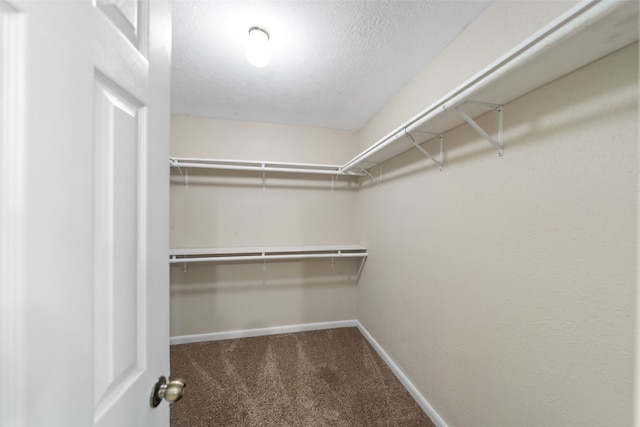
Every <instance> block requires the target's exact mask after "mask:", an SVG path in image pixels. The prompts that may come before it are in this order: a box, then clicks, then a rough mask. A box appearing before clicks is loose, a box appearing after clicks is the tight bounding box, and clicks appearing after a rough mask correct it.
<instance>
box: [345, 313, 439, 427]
mask: <svg viewBox="0 0 640 427" xmlns="http://www.w3.org/2000/svg"><path fill="white" fill-rule="evenodd" d="M356 326H357V327H358V330H359V331H360V332H361V333H362V335H364V337H365V338H366V339H367V341H369V344H371V346H372V347H373V348H374V349H375V350H376V351H377V352H378V354H379V355H380V357H381V358H382V360H384V361H385V363H386V364H387V366H389V368H390V369H391V370H392V371H393V373H394V374H395V376H396V377H397V378H398V380H399V381H400V382H401V383H402V385H403V386H404V388H406V389H407V391H408V392H409V394H410V395H411V396H412V397H413V398H414V399H415V401H416V402H418V405H420V407H421V408H422V410H423V411H424V412H425V413H426V414H427V415H428V416H429V418H431V421H433V423H434V424H435V425H436V426H438V427H449V426H448V424H447V423H446V422H445V421H444V420H443V419H442V417H441V416H440V414H438V413H437V412H436V410H435V409H434V408H433V406H431V404H430V403H429V401H427V399H425V397H424V396H423V395H422V394H421V393H420V391H418V389H417V388H416V386H414V385H413V383H412V382H411V380H410V379H409V377H407V375H406V374H405V373H404V372H403V371H402V369H400V367H399V366H398V365H397V364H396V362H394V361H393V359H392V358H391V356H389V355H388V354H387V352H386V351H384V349H383V348H382V346H380V344H378V342H377V341H376V340H375V339H374V338H373V336H372V335H371V334H370V333H369V331H367V330H366V329H365V327H364V326H362V324H361V323H360V322H359V321H357V320H356Z"/></svg>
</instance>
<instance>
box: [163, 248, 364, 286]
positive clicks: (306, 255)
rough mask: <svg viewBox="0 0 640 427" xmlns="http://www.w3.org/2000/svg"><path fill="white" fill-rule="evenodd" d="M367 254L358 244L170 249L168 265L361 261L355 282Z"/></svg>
mask: <svg viewBox="0 0 640 427" xmlns="http://www.w3.org/2000/svg"><path fill="white" fill-rule="evenodd" d="M368 256H369V254H368V253H367V248H366V247H364V246H360V245H322V246H264V247H243V248H184V249H170V250H169V262H170V263H171V264H176V263H192V262H218V263H230V262H256V261H261V262H263V263H264V265H265V266H266V262H267V261H296V260H303V259H317V258H330V259H332V260H334V259H338V258H360V259H361V261H360V266H359V267H358V275H357V277H358V279H359V278H360V274H361V273H362V269H363V268H364V264H365V262H366V260H367V257H368Z"/></svg>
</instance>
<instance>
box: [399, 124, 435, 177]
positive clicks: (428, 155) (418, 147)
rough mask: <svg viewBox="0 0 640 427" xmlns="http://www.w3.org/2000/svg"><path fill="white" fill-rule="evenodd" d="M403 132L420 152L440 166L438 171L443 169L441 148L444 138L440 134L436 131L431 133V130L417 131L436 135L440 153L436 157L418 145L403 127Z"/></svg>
mask: <svg viewBox="0 0 640 427" xmlns="http://www.w3.org/2000/svg"><path fill="white" fill-rule="evenodd" d="M404 133H405V135H406V136H408V137H409V139H410V140H411V143H412V144H413V145H414V146H415V147H416V148H417V149H418V150H420V151H421V152H422V154H424V155H425V156H427V157H428V158H429V159H431V160H432V161H433V162H434V163H435V164H437V165H438V166H440V171H443V170H444V150H443V145H444V144H443V141H444V138H443V137H442V135H440V134H437V133H431V132H419V133H427V134H430V135H434V136H438V138H439V139H440V154H439V155H438V158H437V159H436V158H435V157H433V156H432V155H431V154H430V153H429V152H428V151H427V150H425V149H424V148H422V147H421V146H420V144H418V143H417V142H416V140H415V139H414V138H413V135H411V134H410V133H409V132H407V129H406V128H405V130H404Z"/></svg>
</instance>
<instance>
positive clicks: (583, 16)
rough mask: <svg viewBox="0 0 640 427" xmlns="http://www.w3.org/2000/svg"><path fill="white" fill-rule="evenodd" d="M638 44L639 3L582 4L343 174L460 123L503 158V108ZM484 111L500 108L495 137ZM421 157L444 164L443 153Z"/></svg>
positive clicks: (368, 151) (352, 163)
mask: <svg viewBox="0 0 640 427" xmlns="http://www.w3.org/2000/svg"><path fill="white" fill-rule="evenodd" d="M637 40H638V2H637V1H613V0H607V1H598V0H596V1H592V0H588V1H583V2H580V3H578V4H577V5H576V6H574V7H573V8H571V9H570V10H568V11H567V12H566V13H564V14H563V15H561V16H560V17H558V18H557V19H556V20H554V21H552V22H551V23H550V24H549V25H547V26H546V27H544V28H542V29H541V30H540V31H538V32H537V33H535V34H534V35H533V36H531V37H529V38H528V39H526V40H525V41H524V42H522V43H520V44H519V45H518V46H516V47H515V48H514V49H512V50H511V51H509V52H507V53H506V54H505V55H503V56H502V57H500V58H499V59H498V60H497V61H495V62H494V63H492V64H491V65H489V66H488V67H486V68H484V69H483V70H481V71H480V72H479V73H477V74H476V75H475V76H473V77H471V78H470V79H469V80H467V81H466V82H464V83H463V84H461V85H460V86H458V87H457V88H456V89H454V90H453V91H451V92H450V93H449V94H448V95H446V96H445V97H443V98H441V99H440V100H438V101H437V102H435V103H434V104H432V105H430V106H429V107H428V108H426V109H425V110H423V111H422V112H421V113H419V114H418V115H416V116H415V117H413V118H411V119H410V120H408V121H407V122H406V123H405V124H403V125H402V126H400V127H399V128H397V129H395V130H394V131H393V132H390V133H389V134H387V135H386V136H385V137H384V138H382V139H380V140H379V141H378V142H376V143H375V144H373V145H372V146H370V147H369V148H368V149H366V150H365V151H363V152H362V153H360V154H359V155H358V156H356V157H355V158H354V159H352V160H351V161H349V162H348V163H347V164H345V165H344V166H343V167H342V171H343V172H349V171H359V170H362V169H369V168H371V167H373V166H375V165H378V164H380V163H382V162H384V161H385V160H388V159H390V158H392V157H395V156H397V155H399V154H401V153H403V152H405V151H407V150H409V149H411V148H413V147H415V146H416V145H417V144H420V143H422V142H425V141H427V140H429V139H432V138H433V137H434V136H440V137H441V135H442V134H443V133H444V132H446V131H448V130H450V129H453V128H454V127H456V126H458V125H460V124H462V123H464V122H467V123H469V124H470V125H471V126H472V127H474V129H476V130H477V131H478V132H479V133H480V134H481V135H482V136H483V137H484V138H485V139H488V140H489V142H490V143H491V145H493V146H494V148H495V149H496V150H497V152H498V154H499V155H502V148H503V147H502V106H503V105H504V104H506V103H508V102H509V101H512V100H514V99H516V98H518V97H520V96H522V95H524V94H526V93H528V92H530V91H532V90H534V89H536V88H538V87H541V86H543V85H544V84H546V83H549V82H551V81H553V80H555V79H557V78H560V77H562V76H564V75H565V74H568V73H570V72H571V71H574V70H576V69H578V68H580V67H582V66H584V65H586V64H588V63H590V62H592V61H595V60H596V59H599V58H601V57H603V56H605V55H607V54H609V53H612V52H615V51H616V50H618V49H621V48H623V47H625V46H627V45H629V44H631V43H633V42H634V41H637ZM488 109H497V110H498V129H499V130H498V135H497V137H491V136H489V135H487V134H486V132H484V131H483V130H482V129H481V128H480V127H479V126H478V125H477V123H475V121H473V118H475V117H477V116H479V115H481V114H483V113H485V112H487V111H489V110H488ZM441 141H442V140H441ZM419 148H421V147H419ZM425 154H427V155H428V157H432V159H433V160H434V161H435V162H436V163H437V164H439V165H440V167H442V166H443V165H442V157H441V155H440V157H439V158H434V156H431V155H430V154H429V153H425Z"/></svg>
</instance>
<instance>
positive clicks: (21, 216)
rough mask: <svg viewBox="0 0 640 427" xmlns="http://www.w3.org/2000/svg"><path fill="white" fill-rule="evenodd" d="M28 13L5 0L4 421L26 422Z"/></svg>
mask: <svg viewBox="0 0 640 427" xmlns="http://www.w3.org/2000/svg"><path fill="white" fill-rule="evenodd" d="M23 31H24V18H23V16H22V14H21V12H20V11H19V10H17V9H16V8H14V7H13V6H12V5H11V4H9V3H8V2H6V1H4V0H0V32H1V34H0V56H1V58H0V425H2V426H7V427H9V426H11V427H19V426H24V425H26V423H27V410H26V407H27V405H26V388H25V387H26V385H25V375H26V371H27V366H26V363H27V362H26V360H27V358H26V350H25V347H26V336H27V329H26V320H25V318H24V316H25V312H26V310H25V298H26V296H25V295H26V288H27V286H26V277H25V274H26V269H25V259H26V255H25V248H24V244H23V242H24V237H25V227H26V226H25V221H26V220H25V212H24V207H25V197H26V188H25V187H26V183H25V181H24V176H25V175H24V174H25V170H26V167H25V162H24V159H25V157H26V156H25V149H26V148H25V141H24V133H23V132H24V108H23V102H24V101H23V100H24V96H23V95H24V91H23V88H24V70H23V64H24V57H23V55H24V52H25V46H24V36H23Z"/></svg>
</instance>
